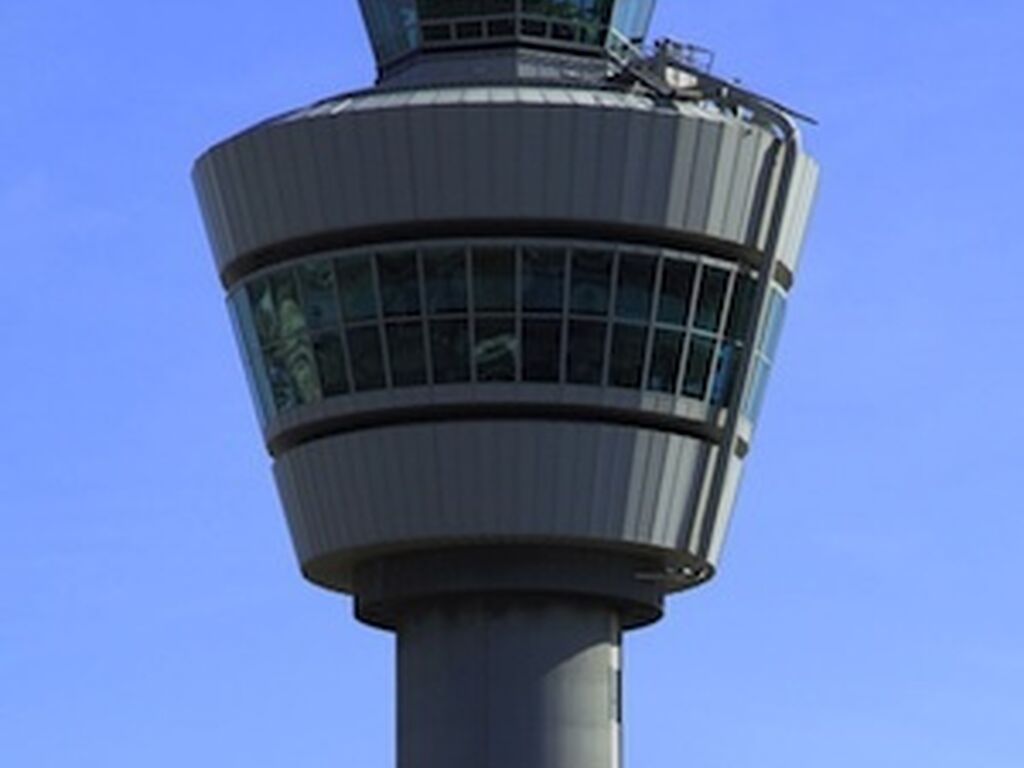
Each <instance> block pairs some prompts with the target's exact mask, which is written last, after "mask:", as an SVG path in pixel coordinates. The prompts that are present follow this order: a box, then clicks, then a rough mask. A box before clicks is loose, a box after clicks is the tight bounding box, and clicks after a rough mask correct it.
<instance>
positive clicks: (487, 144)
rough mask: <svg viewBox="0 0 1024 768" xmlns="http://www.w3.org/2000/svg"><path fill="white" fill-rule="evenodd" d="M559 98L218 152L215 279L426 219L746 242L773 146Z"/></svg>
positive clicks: (324, 117)
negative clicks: (244, 258)
mask: <svg viewBox="0 0 1024 768" xmlns="http://www.w3.org/2000/svg"><path fill="white" fill-rule="evenodd" d="M554 90H555V92H556V95H557V94H561V90H560V89H554ZM551 93H552V89H545V88H519V89H516V90H514V91H513V90H509V89H504V90H500V89H497V90H496V89H472V90H464V91H457V90H450V91H439V92H437V93H435V94H434V98H433V99H425V98H424V94H423V93H416V94H411V95H410V94H391V95H389V97H388V99H384V98H383V97H380V96H377V97H373V98H370V97H366V98H360V99H353V100H351V103H350V108H348V109H344V110H342V111H340V112H337V113H334V114H329V111H328V110H326V109H325V108H324V107H321V108H319V109H318V110H315V111H313V112H311V113H310V116H308V117H305V118H301V119H300V118H291V119H290V120H288V121H286V122H280V123H271V124H269V125H267V126H263V127H260V128H258V129H255V130H253V131H250V132H249V133H247V134H243V135H242V136H241V137H239V138H236V139H234V140H232V141H229V142H227V143H225V144H223V145H220V146H218V147H217V148H215V149H214V150H212V151H211V152H210V153H208V154H207V155H205V156H204V157H203V158H202V159H201V160H200V165H201V166H203V169H202V171H203V173H201V174H200V177H202V176H203V175H204V174H206V173H209V175H210V176H211V178H213V179H214V180H215V183H216V186H217V188H218V189H220V190H221V195H220V197H221V198H222V199H223V203H224V204H223V208H224V211H223V215H222V216H219V218H222V219H223V220H224V221H225V223H226V224H227V225H228V226H224V227H222V228H223V230H224V232H225V236H224V237H220V238H218V241H217V245H216V246H215V247H216V249H217V253H216V255H217V259H218V266H219V267H220V268H221V269H223V268H224V267H225V266H226V265H227V264H228V263H229V262H231V261H232V260H233V259H235V258H236V257H238V256H240V255H246V254H247V253H248V252H251V251H254V250H259V249H262V248H267V247H271V246H274V245H277V244H280V243H282V242H284V241H287V240H288V239H290V238H296V237H305V236H310V235H316V234H318V233H322V232H335V231H339V230H346V229H351V228H362V227H379V226H386V225H387V224H389V223H392V222H394V223H408V222H412V221H429V220H439V221H452V220H458V219H473V218H489V219H493V218H499V219H515V218H517V217H524V218H529V219H551V220H554V221H579V222H594V223H602V224H604V223H608V224H615V223H622V224H629V225H637V224H642V225H645V226H650V227H656V228H662V229H665V230H685V231H690V232H694V233H696V234H703V235H712V236H716V235H717V236H723V237H725V238H728V239H733V240H734V241H736V242H739V241H741V240H743V238H744V237H745V235H746V232H745V230H746V228H747V227H746V225H745V224H744V223H741V222H744V221H746V219H747V218H748V217H749V214H750V211H749V210H748V209H749V207H750V205H749V204H750V203H751V201H752V200H753V196H752V194H751V189H752V187H753V186H754V185H755V183H756V180H757V176H758V175H757V174H756V173H755V171H754V169H755V166H756V165H757V164H758V162H759V161H761V160H762V156H760V153H759V151H758V150H759V147H760V146H762V145H764V146H769V145H770V143H771V141H772V140H771V139H770V138H767V137H768V134H767V132H766V131H764V130H762V129H760V128H757V127H756V126H751V125H749V124H746V123H742V122H741V121H739V119H738V118H731V117H728V116H722V115H719V114H715V113H712V112H710V111H702V110H701V109H699V108H697V107H694V106H692V105H690V106H686V107H685V108H683V107H682V106H680V107H672V106H671V105H669V106H662V107H657V106H654V105H653V104H652V103H651V102H649V101H648V100H645V99H643V98H625V97H624V96H623V95H621V94H607V93H601V94H599V93H594V94H581V93H573V94H571V95H565V94H562V95H558V96H557V98H554V102H555V103H556V104H557V106H552V104H551V102H552V98H553V97H552V95H551ZM497 94H500V96H501V99H499V98H498V96H497ZM583 95H588V96H590V97H591V100H592V101H594V102H595V103H596V104H601V105H602V106H588V104H589V102H588V100H586V99H583V98H582V96H583ZM513 96H514V97H515V100H514V101H512V100H508V99H510V98H511V97H513ZM506 97H508V98H506ZM342 103H343V104H346V103H349V102H342ZM396 105H398V106H402V108H396ZM723 137H724V138H723ZM751 142H752V143H753V144H754V146H753V147H752V148H750V147H749V143H751ZM206 186H211V187H212V186H213V185H212V184H210V183H207V184H206ZM758 202H761V201H758ZM203 205H204V209H215V208H216V206H214V205H211V203H210V201H209V199H204V202H203ZM207 215H208V216H210V217H213V216H215V215H217V214H216V212H215V210H210V211H207Z"/></svg>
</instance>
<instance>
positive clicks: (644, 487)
mask: <svg viewBox="0 0 1024 768" xmlns="http://www.w3.org/2000/svg"><path fill="white" fill-rule="evenodd" d="M787 152H789V149H788V148H787V146H786V144H785V141H784V139H783V138H781V137H780V136H779V135H777V134H776V133H774V132H773V131H771V130H769V128H767V127H765V126H764V125H762V124H759V123H755V122H750V121H748V120H745V119H743V118H742V117H741V116H738V115H736V114H733V113H731V112H729V111H728V110H719V109H713V108H710V107H708V106H706V105H702V104H699V103H695V102H685V101H672V100H665V99H655V98H653V97H648V96H644V95H640V94H637V93H629V92H619V91H613V90H604V89H598V88H586V87H564V86H559V85H549V86H540V85H537V86H534V85H530V86H526V85H520V86H511V85H510V86H479V87H451V86H443V87H442V86H439V87H432V88H431V87H424V88H419V89H416V90H406V91H393V92H387V91H376V92H369V93H364V94H357V95H353V96H345V97H339V98H337V99H332V100H329V101H325V102H322V103H319V104H317V105H315V106H314V107H310V108H308V109H303V110H297V111H295V112H292V113H289V114H287V115H284V116H282V117H280V118H277V119H275V120H272V121H268V122H266V123H264V124H262V125H260V126H257V127H256V128H254V129H251V130H249V131H247V132H245V133H242V134H240V135H239V136H237V137H235V138H233V139H230V140H228V141H226V142H224V143H222V144H220V145H218V146H217V147H215V148H213V149H212V150H210V151H209V152H208V153H206V154H205V155H204V156H203V157H202V158H200V160H199V161H198V163H197V165H196V169H195V172H194V178H195V182H196V186H197V189H198V194H199V199H200V204H201V206H202V209H203V215H204V219H205V221H206V225H207V230H208V232H209V236H210V241H211V245H212V247H213V250H214V254H215V258H216V264H217V268H218V271H219V272H220V275H221V278H222V280H224V282H225V283H226V284H227V285H229V286H238V285H243V286H244V284H245V283H244V282H242V281H244V280H246V279H248V278H250V277H253V276H254V275H256V274H257V273H259V274H263V272H261V270H266V273H267V274H269V273H270V272H271V271H272V270H273V269H275V268H279V267H280V266H282V265H284V264H287V263H299V262H300V261H302V260H303V259H305V258H307V257H309V258H313V257H314V256H315V254H316V253H321V254H322V253H325V252H330V251H331V250H332V249H338V248H343V247H348V248H351V247H361V246H362V245H364V242H363V240H364V239H365V245H366V246H367V247H371V248H372V247H384V246H386V244H388V243H395V242H409V241H416V240H420V241H422V240H424V239H429V238H430V237H448V238H453V237H454V238H459V237H466V238H473V237H488V236H494V237H499V238H504V239H505V240H508V239H509V238H512V239H514V238H515V237H516V236H517V233H521V236H523V237H526V238H529V237H531V236H540V237H549V238H550V237H554V238H557V237H564V238H571V239H575V240H578V241H601V242H609V241H612V240H618V241H619V242H625V241H628V242H632V243H637V244H639V245H641V246H647V245H650V246H661V247H668V248H675V249H677V250H692V251H697V252H701V253H704V254H708V255H710V256H712V257H717V258H721V259H723V260H726V261H731V262H732V263H733V264H734V265H736V266H735V268H736V269H740V268H742V269H743V270H746V271H747V272H748V273H749V274H751V275H757V273H758V269H759V267H761V266H762V265H764V264H766V263H768V258H769V254H767V253H766V249H768V248H769V246H771V245H773V244H774V251H773V255H774V259H775V263H777V264H781V265H782V267H783V268H784V270H785V271H786V273H787V275H788V276H787V280H786V283H785V284H784V285H783V286H782V287H783V288H784V289H788V288H789V283H790V282H791V279H792V275H793V274H794V272H795V270H796V267H797V261H798V256H799V251H800V246H801V244H802V241H803V236H804V232H805V228H806V225H807V219H808V217H809V213H810V206H811V202H812V200H813V196H814V191H815V188H816V184H817V166H816V164H815V163H814V161H813V160H811V159H810V158H809V157H807V156H806V155H805V154H803V153H802V152H797V153H796V155H795V156H793V157H792V167H791V172H790V174H789V178H790V183H789V185H788V186H787V187H786V188H785V189H783V190H781V191H780V184H781V181H782V175H783V171H782V168H783V165H784V164H783V162H782V160H783V157H784V156H787V155H786V153H787ZM780 194H782V195H785V197H784V198H780V197H779V195H780ZM777 211H781V226H780V227H779V228H778V231H777V232H775V234H774V235H773V236H771V237H770V235H769V230H770V226H769V225H770V221H771V219H772V216H771V215H770V214H771V213H772V212H777ZM484 224H486V226H484ZM481 229H482V230H484V231H480V230H481ZM538 229H540V230H542V232H541V234H540V235H537V233H536V232H535V230H538ZM611 231H614V232H615V235H614V236H612V235H610V234H609V232H611ZM439 232H440V234H439ZM688 243H691V245H688ZM692 243H698V244H699V246H697V245H692ZM761 320H762V321H764V316H762V317H761ZM648 354H649V353H648ZM528 389H529V388H528V387H526V386H525V385H523V384H522V383H518V384H517V383H505V384H500V385H499V384H485V385H481V386H479V387H475V388H465V387H461V386H447V387H446V386H440V387H430V388H424V389H422V390H405V391H401V390H391V391H381V392H377V393H360V394H358V395H338V396H334V397H331V398H326V399H324V400H323V402H322V403H319V404H314V405H309V406H305V407H303V408H300V409H297V410H295V411H294V412H291V413H288V414H285V415H283V416H281V417H279V418H276V419H272V420H271V422H270V423H268V424H267V425H266V431H265V437H266V438H267V440H268V441H269V444H270V445H272V446H273V447H274V450H275V453H276V462H275V469H274V471H275V477H276V479H277V483H278V487H279V490H280V495H281V499H282V502H283V505H284V507H285V510H286V513H287V516H288V520H289V525H290V527H291V531H292V535H293V538H294V542H295V547H296V551H297V554H298V557H299V559H300V561H301V562H302V563H303V567H304V570H305V572H306V574H307V576H309V577H310V578H312V579H313V580H315V581H318V582H319V583H322V584H325V585H327V586H330V587H333V588H336V589H341V590H349V589H351V587H352V584H351V573H352V567H353V566H354V565H356V564H358V562H359V561H360V560H361V559H365V558H367V557H375V556H377V555H380V554H387V553H392V552H404V551H409V550H416V549H418V548H430V547H434V546H464V545H468V544H473V543H489V544H490V543H502V542H504V543H521V542H535V543H566V544H569V545H572V546H577V545H580V544H583V545H586V546H593V547H597V548H603V549H606V550H622V551H629V552H633V553H636V552H643V553H645V555H646V556H647V557H648V559H649V562H650V563H651V564H652V567H655V568H660V567H666V568H676V567H694V568H697V569H705V572H706V571H707V570H708V569H713V568H714V565H715V563H716V562H717V559H718V557H719V554H720V552H721V548H722V546H723V543H724V539H725V534H726V531H727V529H728V525H729V520H730V517H731V513H732V507H733V504H734V501H735V498H736V494H737V492H738V488H739V483H740V478H741V475H742V468H743V460H742V457H741V456H739V455H737V454H736V449H737V445H738V443H737V440H738V439H740V438H741V439H742V440H743V441H745V442H746V443H749V441H750V434H751V432H752V429H753V426H752V424H751V423H750V422H749V421H747V419H746V417H745V416H744V417H740V418H739V419H738V422H737V424H736V426H735V427H734V430H735V431H734V432H731V433H728V434H725V433H722V427H723V425H724V424H725V423H726V418H725V409H719V408H717V407H715V406H707V405H706V404H705V405H702V408H701V409H699V412H695V413H689V414H685V415H686V416H687V417H688V418H692V419H693V420H694V423H698V424H703V427H702V428H701V429H699V430H695V431H692V433H690V434H680V433H679V432H678V431H673V430H672V429H661V428H659V427H658V426H657V425H654V426H652V425H651V424H649V423H646V422H641V421H640V420H639V419H638V420H637V422H636V423H635V424H632V425H630V424H629V423H628V422H629V419H628V418H627V419H623V418H622V417H621V412H622V411H623V409H624V410H626V411H628V410H629V409H633V410H635V411H636V412H637V413H638V415H641V414H647V415H649V414H650V413H651V412H652V410H653V411H654V412H657V411H658V410H659V409H661V408H662V407H666V408H667V411H666V412H667V413H669V414H672V415H680V414H679V411H678V410H677V408H678V407H682V408H683V410H684V412H685V409H686V408H688V407H689V406H687V405H686V402H687V401H686V398H678V399H677V400H676V401H674V402H673V401H666V402H667V404H666V405H665V406H662V405H657V401H656V400H651V399H650V398H649V397H647V396H646V395H644V396H641V395H639V394H624V390H616V389H615V388H614V387H610V386H608V385H607V384H605V385H603V386H600V387H593V388H590V391H589V392H587V391H585V390H587V388H577V390H576V391H571V390H570V389H560V390H558V394H557V395H553V396H554V397H555V398H556V400H557V401H559V402H562V401H563V399H564V398H566V397H571V398H576V399H575V400H573V402H579V403H589V404H595V403H596V404H602V405H607V404H608V403H609V402H615V401H621V402H620V403H619V405H621V407H618V406H617V407H618V410H617V411H616V413H618V414H619V415H617V416H616V418H615V419H609V421H608V423H601V419H600V417H599V416H598V417H591V416H588V417H587V419H586V420H582V421H574V420H573V419H572V418H569V417H566V418H561V417H560V418H556V419H554V420H546V417H545V416H544V415H543V414H542V413H540V412H539V411H534V412H533V413H532V415H530V416H529V418H527V419H525V420H522V421H519V422H517V421H515V420H513V419H510V418H502V419H498V420H491V419H488V418H487V413H486V407H484V410H483V411H482V412H480V413H479V414H478V415H477V416H474V417H473V418H460V419H457V420H454V421H450V422H449V421H446V420H444V419H443V418H442V419H440V420H432V419H431V418H424V419H420V420H418V421H417V422H416V423H409V424H402V423H395V420H394V419H390V420H389V419H384V420H383V421H381V423H380V424H374V423H372V421H373V420H372V419H370V420H369V421H367V420H363V421H360V420H359V418H358V417H359V416H360V414H361V413H363V412H365V413H367V414H371V413H374V412H376V411H378V410H385V411H386V410H388V409H399V410H395V411H394V413H401V412H402V411H401V410H400V409H401V408H412V409H415V408H421V407H425V406H432V405H436V404H444V405H445V407H447V408H448V409H449V411H448V412H449V413H450V412H451V409H452V408H455V409H456V410H457V409H458V405H459V403H460V402H465V403H467V404H474V407H479V406H480V405H481V404H484V406H486V404H487V403H488V402H501V403H516V402H519V403H522V402H527V401H528V402H531V403H533V404H535V405H536V404H537V403H538V402H539V401H538V400H537V398H538V395H537V391H536V390H530V391H529V392H528ZM554 391H555V390H552V392H554ZM543 399H544V398H543V396H541V397H540V400H541V401H542V400H543ZM652 403H655V406H654V407H653V409H652V406H651V404H652ZM410 412H412V411H410ZM610 412H611V411H609V413H610ZM339 418H342V420H341V421H339ZM338 424H341V425H342V427H344V428H342V427H338V428H337V429H335V426H336V425H338ZM352 424H356V425H357V428H354V427H352V426H351V425H352ZM345 425H348V426H345ZM722 450H727V451H728V452H729V456H728V459H727V460H724V463H723V462H722V461H720V455H721V454H720V451H722ZM716 464H717V465H718V467H717V470H716V469H715V467H716ZM716 472H717V474H716ZM714 477H717V478H718V479H717V480H715V479H714ZM716 483H717V485H716ZM712 486H715V487H714V488H712ZM680 583H681V584H682V583H685V581H684V582H680ZM666 588H667V589H671V588H674V587H673V585H671V584H670V585H669V586H668V587H666Z"/></svg>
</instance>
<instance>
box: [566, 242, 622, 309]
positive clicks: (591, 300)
mask: <svg viewBox="0 0 1024 768" xmlns="http://www.w3.org/2000/svg"><path fill="white" fill-rule="evenodd" d="M611 276H612V255H611V253H608V252H607V251H576V252H575V253H573V255H572V300H571V304H570V306H571V309H572V311H573V312H574V313H576V314H581V315H604V314H607V313H608V294H609V290H608V288H609V285H610V283H611Z"/></svg>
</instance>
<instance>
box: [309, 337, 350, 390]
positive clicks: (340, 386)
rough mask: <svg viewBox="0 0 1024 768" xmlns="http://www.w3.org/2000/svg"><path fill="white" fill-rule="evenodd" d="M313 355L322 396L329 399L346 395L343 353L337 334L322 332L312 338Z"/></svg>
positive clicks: (346, 380)
mask: <svg viewBox="0 0 1024 768" xmlns="http://www.w3.org/2000/svg"><path fill="white" fill-rule="evenodd" d="M313 354H314V355H315V357H316V368H317V371H319V373H320V388H321V389H322V390H323V393H324V395H325V396H327V397H330V396H331V395H344V394H345V393H347V392H348V373H347V372H346V371H345V353H344V351H343V350H342V346H341V336H340V335H339V334H338V332H337V331H324V332H322V333H319V334H317V335H316V336H314V337H313Z"/></svg>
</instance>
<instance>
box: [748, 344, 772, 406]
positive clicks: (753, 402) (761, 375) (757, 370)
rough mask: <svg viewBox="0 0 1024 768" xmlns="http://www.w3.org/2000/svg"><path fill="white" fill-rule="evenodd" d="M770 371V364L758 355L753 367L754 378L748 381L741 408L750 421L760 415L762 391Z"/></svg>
mask: <svg viewBox="0 0 1024 768" xmlns="http://www.w3.org/2000/svg"><path fill="white" fill-rule="evenodd" d="M770 371H771V366H770V365H769V364H768V362H767V361H766V360H765V359H764V358H762V357H758V359H757V364H756V365H755V367H754V378H753V381H751V383H750V392H749V393H748V394H747V402H746V406H745V407H744V409H743V410H744V411H745V412H746V415H747V418H748V419H750V420H751V421H757V420H758V418H759V417H760V415H761V406H762V405H763V404H764V393H765V390H766V389H767V387H768V374H769V372H770Z"/></svg>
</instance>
